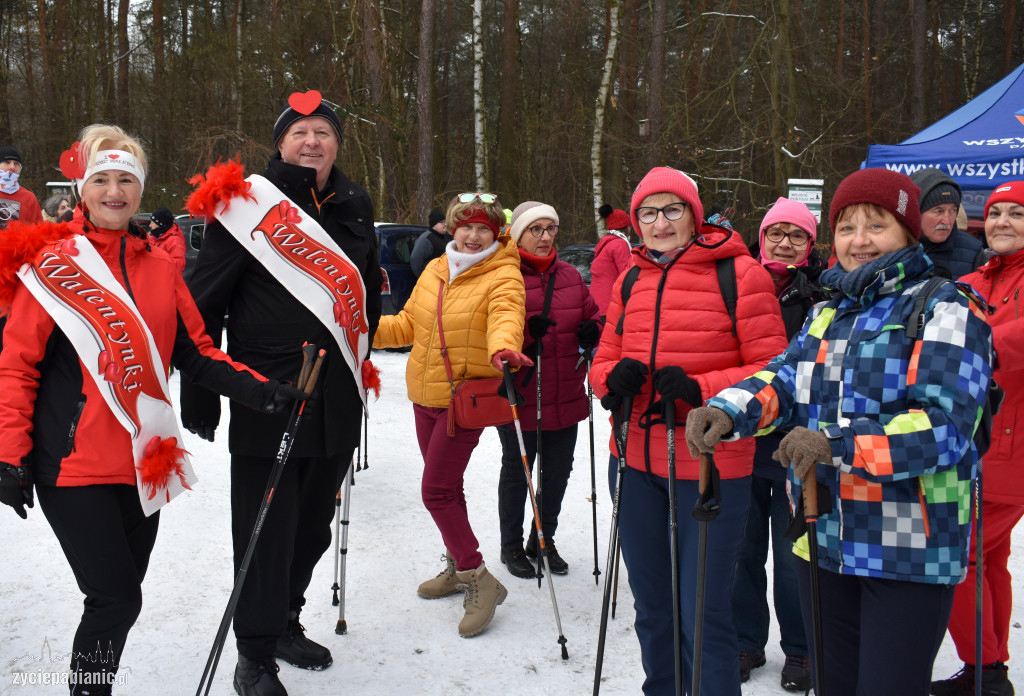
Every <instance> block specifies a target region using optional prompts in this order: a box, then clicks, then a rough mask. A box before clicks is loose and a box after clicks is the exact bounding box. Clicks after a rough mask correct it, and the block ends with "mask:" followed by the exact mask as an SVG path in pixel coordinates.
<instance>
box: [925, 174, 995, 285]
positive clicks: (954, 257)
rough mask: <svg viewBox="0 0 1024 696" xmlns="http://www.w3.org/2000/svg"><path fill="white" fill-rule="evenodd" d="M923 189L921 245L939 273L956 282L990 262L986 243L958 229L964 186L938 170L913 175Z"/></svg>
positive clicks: (936, 272) (937, 273)
mask: <svg viewBox="0 0 1024 696" xmlns="http://www.w3.org/2000/svg"><path fill="white" fill-rule="evenodd" d="M910 178H911V180H912V181H913V182H914V183H915V184H917V185H918V186H919V187H920V188H921V197H920V198H919V199H918V203H919V206H920V209H921V246H922V247H923V248H924V251H925V253H926V254H928V258H930V259H931V260H932V263H934V264H935V274H936V275H940V276H942V277H944V278H950V279H952V280H956V279H957V278H960V277H962V276H965V275H967V274H968V273H972V272H974V271H975V270H976V269H977V268H978V267H979V266H981V265H983V264H984V263H985V262H986V261H988V255H987V254H986V253H985V251H984V249H983V247H982V244H981V242H980V241H979V240H977V239H975V238H974V237H972V236H971V235H969V234H967V232H965V231H963V230H959V229H957V227H956V213H957V211H958V210H959V209H960V199H961V192H960V186H959V185H958V184H957V183H956V182H955V181H953V179H952V178H951V177H949V176H948V175H946V174H945V173H943V171H942V170H941V169H937V168H935V167H925V168H924V169H919V170H917V171H916V172H914V173H913V174H911V175H910Z"/></svg>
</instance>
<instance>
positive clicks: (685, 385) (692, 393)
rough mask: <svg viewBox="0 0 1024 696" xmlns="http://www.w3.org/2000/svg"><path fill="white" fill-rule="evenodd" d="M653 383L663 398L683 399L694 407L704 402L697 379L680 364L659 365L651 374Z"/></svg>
mask: <svg viewBox="0 0 1024 696" xmlns="http://www.w3.org/2000/svg"><path fill="white" fill-rule="evenodd" d="M651 383H652V384H653V385H654V389H655V391H657V392H658V393H659V394H661V397H662V398H663V399H668V400H670V401H675V400H676V399H682V400H683V401H685V402H686V403H688V404H690V405H691V406H693V407H694V408H697V407H698V406H700V405H701V404H702V403H704V400H703V399H702V398H701V395H700V385H699V384H697V380H695V379H694V378H693V377H690V376H689V375H687V374H686V371H685V370H683V368H681V367H679V366H678V365H669V366H667V367H659V368H658V369H657V370H655V371H654V374H653V375H651Z"/></svg>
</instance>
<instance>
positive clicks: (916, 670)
mask: <svg viewBox="0 0 1024 696" xmlns="http://www.w3.org/2000/svg"><path fill="white" fill-rule="evenodd" d="M810 577H811V565H810V563H808V562H807V561H804V560H801V559H797V582H798V583H799V585H800V605H801V607H802V611H803V617H804V628H805V630H806V633H807V640H808V642H809V643H810V642H811V640H812V636H813V635H814V634H813V633H812V623H813V613H812V610H811V584H810ZM818 587H819V593H820V594H819V597H820V599H821V624H822V626H821V635H822V640H823V645H824V654H825V655H824V656H825V671H824V676H825V689H826V691H827V692H828V695H829V696H928V694H929V693H930V692H931V680H932V665H933V663H934V662H935V656H936V655H937V654H938V652H939V646H940V645H942V638H943V636H945V635H946V626H947V624H948V623H949V615H950V612H951V611H952V609H953V593H954V591H955V589H956V586H955V585H930V584H926V583H921V582H907V581H903V580H889V579H886V578H867V577H861V576H857V575H839V574H838V573H833V572H830V571H827V570H823V569H821V568H819V569H818ZM811 646H812V649H811V655H810V658H811V662H812V665H811V666H812V668H813V669H816V668H817V665H814V664H813V662H814V650H813V643H811Z"/></svg>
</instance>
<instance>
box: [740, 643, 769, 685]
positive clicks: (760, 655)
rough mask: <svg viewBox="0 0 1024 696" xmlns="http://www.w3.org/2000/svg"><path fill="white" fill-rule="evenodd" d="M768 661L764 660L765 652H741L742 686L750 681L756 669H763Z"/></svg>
mask: <svg viewBox="0 0 1024 696" xmlns="http://www.w3.org/2000/svg"><path fill="white" fill-rule="evenodd" d="M765 662H766V660H765V659H764V650H758V651H756V652H741V653H740V684H742V683H744V682H746V681H747V680H748V679H750V672H751V671H752V670H753V669H754V668H755V667H761V666H762V665H764V663H765Z"/></svg>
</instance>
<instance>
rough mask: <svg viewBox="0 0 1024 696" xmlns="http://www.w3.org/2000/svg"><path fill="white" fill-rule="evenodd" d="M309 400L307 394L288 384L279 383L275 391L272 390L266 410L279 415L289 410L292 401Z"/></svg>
mask: <svg viewBox="0 0 1024 696" xmlns="http://www.w3.org/2000/svg"><path fill="white" fill-rule="evenodd" d="M308 398H309V394H307V393H306V392H304V391H302V390H301V389H299V388H298V387H296V386H295V385H294V384H291V383H290V382H281V383H280V384H278V385H277V389H275V390H274V396H273V398H272V399H271V401H270V405H269V406H268V408H267V410H268V411H270V412H271V413H280V412H281V411H284V410H286V409H288V408H291V405H292V402H293V401H305V400H306V399H308Z"/></svg>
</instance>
